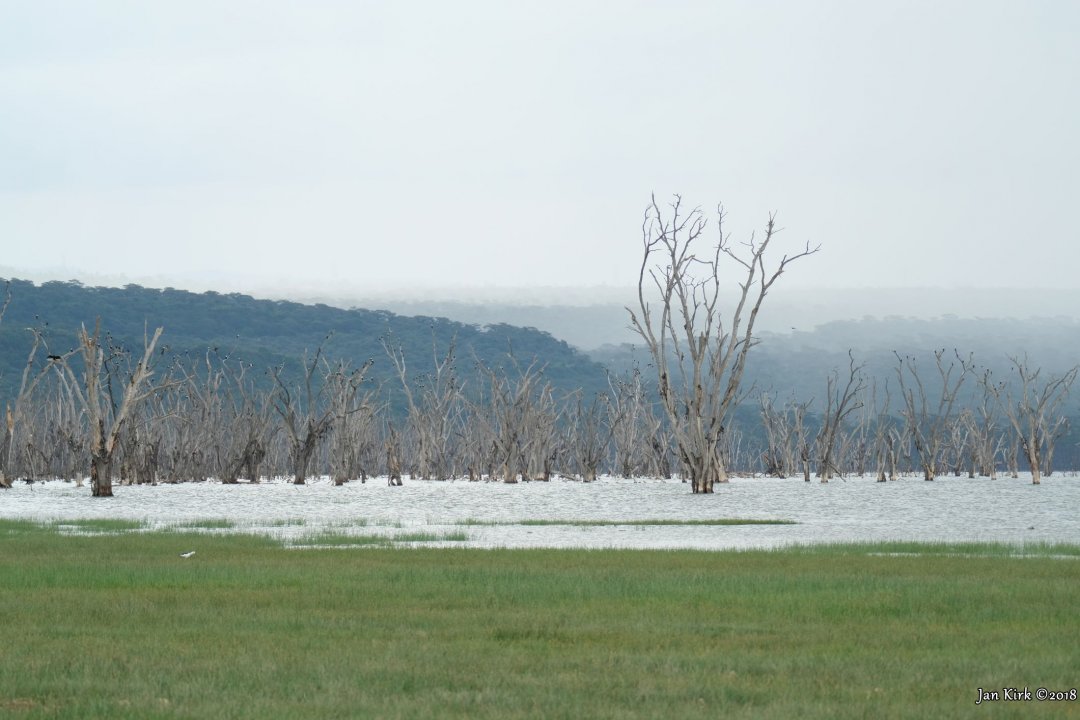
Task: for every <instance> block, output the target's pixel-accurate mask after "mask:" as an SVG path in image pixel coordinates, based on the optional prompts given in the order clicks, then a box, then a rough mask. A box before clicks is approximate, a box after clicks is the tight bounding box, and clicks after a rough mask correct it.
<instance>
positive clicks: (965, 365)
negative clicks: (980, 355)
mask: <svg viewBox="0 0 1080 720" xmlns="http://www.w3.org/2000/svg"><path fill="white" fill-rule="evenodd" d="M894 354H895V355H896V360H897V367H896V376H897V378H898V379H899V381H900V395H901V396H902V397H903V400H904V419H905V420H906V421H907V428H908V432H909V433H910V435H911V439H912V441H913V442H914V444H915V452H916V453H917V454H918V456H919V464H920V466H921V467H922V471H923V479H924V480H933V479H934V477H935V476H936V475H937V471H938V464H939V463H940V461H941V455H942V449H943V448H944V446H945V443H946V442H947V440H948V429H949V426H950V424H951V423H952V418H953V409H954V407H955V405H956V396H957V394H958V393H959V391H960V387H961V386H962V385H963V384H964V378H965V376H966V375H967V372H968V370H969V369H970V367H971V364H970V360H968V361H965V360H964V359H963V358H961V357H960V354H959V353H956V362H951V361H950V362H948V363H946V362H945V350H935V351H934V361H935V365H936V367H937V371H938V378H937V381H938V383H939V384H940V393H939V394H938V397H937V401H936V403H933V404H932V403H931V401H930V400H929V398H928V397H927V395H928V393H927V390H926V386H925V385H924V383H923V379H922V377H921V376H920V375H919V369H918V366H917V364H916V362H915V358H914V357H912V356H908V357H906V358H905V357H901V356H900V354H899V353H894Z"/></svg>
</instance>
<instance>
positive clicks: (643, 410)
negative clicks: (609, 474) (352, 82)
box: [607, 368, 657, 478]
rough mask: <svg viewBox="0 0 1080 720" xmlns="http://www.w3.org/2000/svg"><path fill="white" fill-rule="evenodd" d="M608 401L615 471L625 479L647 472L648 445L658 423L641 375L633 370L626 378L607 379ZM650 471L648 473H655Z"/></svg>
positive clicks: (608, 421)
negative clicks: (647, 397)
mask: <svg viewBox="0 0 1080 720" xmlns="http://www.w3.org/2000/svg"><path fill="white" fill-rule="evenodd" d="M608 387H609V388H610V390H611V392H610V395H609V397H610V400H609V405H608V407H607V412H608V415H607V425H608V431H609V433H610V436H611V444H612V447H613V451H614V471H615V472H617V473H618V474H619V475H621V476H622V477H624V478H631V477H635V476H636V475H638V474H639V473H641V472H643V471H645V472H650V470H649V468H650V465H653V466H655V463H650V462H649V455H650V453H649V444H650V441H651V439H652V434H653V432H654V430H655V424H656V423H657V420H656V416H655V415H654V414H653V410H652V405H651V403H650V402H649V401H648V400H647V399H646V395H645V385H644V383H642V381H641V372H640V371H638V370H637V368H635V369H634V370H633V371H632V372H631V373H629V375H628V376H627V377H625V378H614V377H612V376H610V375H609V376H608ZM656 472H657V471H656V470H655V469H652V470H651V472H650V474H654V475H655V474H656Z"/></svg>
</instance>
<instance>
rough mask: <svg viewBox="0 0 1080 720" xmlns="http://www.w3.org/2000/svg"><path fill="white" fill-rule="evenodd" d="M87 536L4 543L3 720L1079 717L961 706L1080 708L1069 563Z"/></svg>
mask: <svg viewBox="0 0 1080 720" xmlns="http://www.w3.org/2000/svg"><path fill="white" fill-rule="evenodd" d="M67 524H68V525H71V523H67ZM88 527H89V528H90V529H93V530H94V531H95V532H97V533H99V534H91V535H85V536H82V535H66V534H61V532H60V531H59V529H58V528H57V527H39V526H36V525H32V524H29V523H22V522H13V521H0V612H2V616H0V717H15V718H89V717H93V718H154V717H161V718H275V717H291V718H334V717H342V718H344V717H357V718H364V717H372V718H428V717H432V718H519V717H521V718H523V717H536V718H574V719H575V720H577V719H579V718H665V719H667V718H720V717H735V718H844V717H852V718H855V717H858V718H888V717H909V718H945V717H949V718H952V717H1031V716H1032V715H1035V716H1043V717H1068V716H1074V717H1080V702H1058V703H1050V702H1037V701H1034V700H1033V701H1031V702H1019V701H1018V702H997V703H984V704H982V705H981V706H976V705H975V698H976V689H977V688H980V687H981V688H985V689H991V690H994V689H997V690H1000V689H1001V688H1003V687H1013V686H1018V687H1021V688H1022V687H1024V686H1028V687H1029V688H1030V689H1031V691H1032V692H1034V691H1035V690H1036V688H1038V687H1048V688H1052V689H1057V690H1067V689H1070V688H1073V687H1077V686H1078V685H1080V642H1078V638H1080V616H1078V612H1077V610H1078V608H1080V561H1078V558H1080V549H1078V548H1075V547H1045V546H1028V547H1025V548H1022V549H1017V548H1009V547H1006V546H994V545H964V546H921V545H913V544H889V545H873V546H832V547H822V548H802V549H793V550H784V551H754V552H724V553H706V552H685V551H680V552H660V551H568V550H558V551H547V550H496V551H491V550H468V549H433V548H427V549H401V548H381V547H352V548H347V549H309V550H287V549H284V548H283V547H282V546H281V544H280V543H277V542H275V541H273V540H270V539H266V538H260V537H252V536H247V535H221V534H209V533H194V532H191V533H185V532H182V531H170V532H134V531H133V530H134V529H133V528H130V527H127V526H123V525H117V526H115V527H114V528H111V529H113V530H115V533H113V534H109V535H103V534H100V532H99V531H101V530H104V529H109V528H108V527H107V526H105V527H101V526H96V525H93V524H91V525H89V526H88ZM463 530H464V529H463ZM464 531H466V532H467V530H464ZM436 539H437V538H436ZM186 550H195V551H196V555H195V557H193V558H191V559H190V560H185V559H182V558H180V557H179V556H178V555H179V553H180V552H182V551H186ZM1021 554H1022V555H1023V556H1022V557H1018V556H1017V555H1021Z"/></svg>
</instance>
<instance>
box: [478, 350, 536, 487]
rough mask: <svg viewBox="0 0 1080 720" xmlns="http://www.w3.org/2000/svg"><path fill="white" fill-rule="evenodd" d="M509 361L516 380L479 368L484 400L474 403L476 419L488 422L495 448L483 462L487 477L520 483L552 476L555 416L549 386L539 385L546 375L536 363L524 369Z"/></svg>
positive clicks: (500, 370)
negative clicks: (486, 467)
mask: <svg viewBox="0 0 1080 720" xmlns="http://www.w3.org/2000/svg"><path fill="white" fill-rule="evenodd" d="M509 360H510V363H511V365H512V366H513V369H514V371H515V372H514V374H515V377H511V376H510V375H509V374H508V373H507V371H506V370H505V369H503V368H488V367H485V366H483V365H482V364H481V363H479V362H478V363H477V367H478V369H479V371H480V373H481V375H482V377H483V378H484V379H483V382H482V384H483V386H484V390H485V395H486V396H485V395H481V396H480V397H478V398H477V400H475V401H474V403H473V404H474V405H475V406H476V407H474V409H473V412H472V417H473V418H474V420H477V421H481V422H486V423H488V427H486V428H482V429H481V432H482V434H484V435H485V436H486V437H488V438H490V440H491V443H492V444H491V448H490V455H489V457H488V459H487V460H485V465H487V466H488V468H489V470H488V476H489V477H495V476H498V477H499V478H500V479H501V480H502V481H503V482H504V483H516V482H517V481H518V479H519V478H521V479H524V480H531V479H532V478H533V476H534V475H537V476H540V473H541V472H543V473H544V476H548V475H550V462H549V458H550V455H549V454H548V450H549V449H550V447H551V446H552V445H553V444H554V440H555V417H554V408H553V402H552V398H551V386H550V384H547V383H544V384H541V380H542V379H543V374H542V371H541V370H538V369H537V363H536V361H533V362H532V363H531V364H529V365H528V366H526V367H524V368H522V367H521V366H520V365H519V364H518V362H517V360H515V359H514V358H513V356H510V358H509ZM485 403H486V405H487V406H486V407H484V406H483V405H484V404H485ZM537 461H539V465H540V467H537V464H538V462H537Z"/></svg>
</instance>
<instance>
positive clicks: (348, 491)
mask: <svg viewBox="0 0 1080 720" xmlns="http://www.w3.org/2000/svg"><path fill="white" fill-rule="evenodd" d="M114 492H115V493H116V496H115V497H113V498H105V499H95V498H92V497H90V489H89V487H81V488H80V487H76V486H75V485H73V484H71V483H65V482H60V481H54V482H47V483H37V484H35V485H25V484H21V483H20V484H17V485H16V486H15V487H14V488H12V489H11V490H8V491H4V492H0V517H4V518H22V519H33V520H50V521H55V520H72V519H83V518H123V519H132V520H141V521H146V522H148V523H149V524H150V525H151V526H152V527H164V526H175V525H180V524H185V523H190V522H195V521H199V520H211V519H218V520H219V519H227V520H229V521H231V522H232V523H234V524H235V527H234V528H232V529H231V530H229V532H237V531H239V532H257V533H266V534H270V535H273V536H275V537H281V538H283V539H285V540H287V541H289V542H291V543H299V544H302V543H303V538H304V537H305V536H306V535H309V534H314V533H321V532H326V531H330V532H335V533H345V534H360V535H371V534H380V535H386V536H388V537H394V536H395V535H403V534H405V533H415V532H417V531H421V532H424V533H429V534H433V535H435V536H436V537H438V536H441V535H444V534H446V533H451V532H452V533H455V534H456V535H457V536H459V537H460V535H461V534H462V533H464V534H465V536H467V538H468V539H467V540H464V541H462V540H454V541H451V542H442V543H434V544H436V545H448V546H455V547H461V546H467V547H588V548H608V547H620V548H699V549H707V550H719V549H729V548H753V547H778V546H783V545H789V544H808V543H821V542H846V541H864V540H926V541H968V540H974V541H1002V542H1010V543H1023V542H1026V541H1046V542H1065V543H1073V544H1080V478H1078V477H1075V476H1071V475H1065V476H1063V475H1060V474H1055V475H1054V476H1052V477H1050V478H1045V479H1044V480H1043V483H1042V484H1041V485H1032V484H1031V480H1030V477H1024V476H1021V478H1019V479H1011V478H1000V479H997V480H989V479H986V478H978V479H973V480H969V479H967V478H951V477H950V478H939V479H938V480H936V481H934V482H925V481H923V480H922V479H920V478H917V477H908V478H903V479H901V480H897V481H894V482H889V483H878V482H875V481H874V480H873V479H869V478H848V479H847V480H834V481H833V482H830V483H828V484H821V483H818V482H817V481H816V480H815V481H813V482H810V483H806V482H803V481H802V480H800V479H787V480H777V479H773V478H734V479H733V480H732V481H731V482H730V483H728V484H726V485H724V486H717V490H716V493H715V494H714V495H712V496H694V495H692V494H691V493H690V490H689V486H687V485H685V484H683V483H681V482H678V481H665V480H651V479H635V480H624V479H615V478H603V479H600V480H598V481H597V482H594V483H588V484H585V483H579V482H572V481H561V480H560V481H552V482H550V483H521V484H517V485H505V484H501V483H470V482H466V481H454V482H423V481H409V480H406V481H405V485H404V486H403V487H388V486H387V485H386V483H385V481H379V480H372V481H369V482H368V483H367V484H361V483H349V484H347V485H345V486H343V487H334V486H333V485H332V484H331V483H330V482H328V481H326V480H317V481H314V482H312V483H310V484H308V485H304V486H295V485H292V484H291V483H289V482H286V481H278V482H264V483H262V484H259V485H220V484H217V483H198V484H194V483H189V484H181V485H159V486H156V487H147V486H138V487H122V486H116V487H114ZM715 518H755V519H783V520H793V521H795V522H796V523H797V524H795V525H750V526H731V527H726V526H683V527H679V526H674V527H672V526H633V525H623V526H615V527H581V526H527V525H520V524H513V523H520V522H521V521H523V520H628V521H631V520H646V519H647V520H654V519H670V520H689V519H715ZM472 521H480V522H485V521H486V522H493V521H494V522H500V523H510V524H507V525H494V526H492V525H474V524H469V523H470V522H472ZM425 544H432V543H425Z"/></svg>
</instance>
